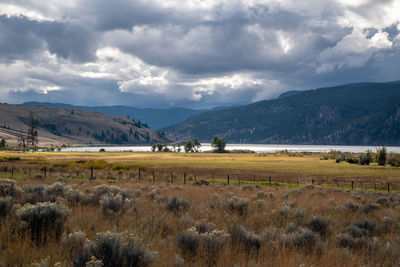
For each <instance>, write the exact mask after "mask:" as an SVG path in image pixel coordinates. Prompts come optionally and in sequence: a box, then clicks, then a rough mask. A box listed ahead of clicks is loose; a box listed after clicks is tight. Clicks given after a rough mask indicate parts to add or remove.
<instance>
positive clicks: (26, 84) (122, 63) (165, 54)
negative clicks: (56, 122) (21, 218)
mask: <svg viewBox="0 0 400 267" xmlns="http://www.w3.org/2000/svg"><path fill="white" fill-rule="evenodd" d="M2 8H4V11H2V10H1V9H2ZM397 11H398V12H397ZM399 12H400V4H399V3H398V2H397V1H393V0H385V1H372V0H370V1H367V0H366V1H348V2H346V1H343V0H326V1H319V0H310V1H304V2H303V1H292V0H281V1H278V0H269V1H261V0H260V1H258V0H254V1H250V2H248V1H224V0H221V1H218V2H217V1H211V0H202V1H197V0H190V1H189V0H188V1H174V0H169V1H167V0H165V1H161V0H150V1H144V0H138V1H130V0H116V1H106V0H71V1H69V2H68V3H55V2H43V1H39V0H15V1H10V0H0V14H3V15H2V16H0V71H2V72H3V73H4V76H5V78H4V79H3V80H2V81H0V90H1V91H2V92H5V94H3V99H5V100H7V101H10V102H22V100H24V101H28V100H30V99H32V100H38V101H53V102H69V103H72V104H82V105H83V104H87V105H108V104H110V105H111V104H125V105H137V106H168V105H175V106H186V107H198V108H204V107H211V106H218V105H231V104H240V103H248V102H251V101H255V100H261V99H264V98H270V97H276V96H277V95H279V94H280V93H281V92H282V91H285V90H294V89H297V90H299V89H300V90H303V89H311V88H317V87H323V86H331V85H336V84H341V83H349V82H359V81H387V80H396V79H399V78H398V77H399V74H400V73H399V72H398V69H400V60H399V59H400V56H399V55H400V34H399V33H400V26H399V25H400V18H399V16H398V14H399ZM16 14H20V15H16ZM48 54H50V55H56V59H54V58H53V57H52V56H49V55H48ZM2 63H3V65H2ZM7 92H8V93H7ZM4 95H6V96H7V97H4ZM0 100H1V99H0Z"/></svg>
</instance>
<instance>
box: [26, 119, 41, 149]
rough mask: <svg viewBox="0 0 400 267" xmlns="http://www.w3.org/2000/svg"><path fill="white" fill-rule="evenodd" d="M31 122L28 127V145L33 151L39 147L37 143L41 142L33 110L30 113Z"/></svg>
mask: <svg viewBox="0 0 400 267" xmlns="http://www.w3.org/2000/svg"><path fill="white" fill-rule="evenodd" d="M29 120H30V123H29V129H28V137H27V141H28V145H29V146H30V147H31V148H32V151H35V150H36V149H37V145H38V144H39V138H38V131H37V130H36V125H35V120H34V118H33V113H32V112H31V114H30V118H29Z"/></svg>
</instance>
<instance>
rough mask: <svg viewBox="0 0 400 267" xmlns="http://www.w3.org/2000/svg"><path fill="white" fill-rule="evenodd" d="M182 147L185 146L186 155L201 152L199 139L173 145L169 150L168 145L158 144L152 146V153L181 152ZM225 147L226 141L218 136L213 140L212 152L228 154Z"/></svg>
mask: <svg viewBox="0 0 400 267" xmlns="http://www.w3.org/2000/svg"><path fill="white" fill-rule="evenodd" d="M182 146H183V150H184V151H185V153H197V152H200V148H201V143H200V141H199V140H198V139H197V138H195V139H194V140H193V141H192V140H188V141H186V142H185V143H181V144H173V145H172V146H171V148H169V147H168V146H167V145H166V144H161V143H156V144H153V145H152V146H151V151H152V152H156V151H157V152H181V151H182ZM225 146H226V141H225V140H224V139H222V138H218V137H217V136H215V137H214V138H213V139H212V140H211V147H212V152H215V153H224V152H226V150H225Z"/></svg>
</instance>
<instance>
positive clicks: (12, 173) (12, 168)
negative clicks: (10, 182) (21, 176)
mask: <svg viewBox="0 0 400 267" xmlns="http://www.w3.org/2000/svg"><path fill="white" fill-rule="evenodd" d="M11 178H14V165H12V166H11Z"/></svg>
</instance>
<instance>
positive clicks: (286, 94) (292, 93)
mask: <svg viewBox="0 0 400 267" xmlns="http://www.w3.org/2000/svg"><path fill="white" fill-rule="evenodd" d="M299 93H301V91H298V90H291V91H286V92H284V93H282V94H280V95H279V96H278V98H284V97H288V96H293V95H297V94H299Z"/></svg>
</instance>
